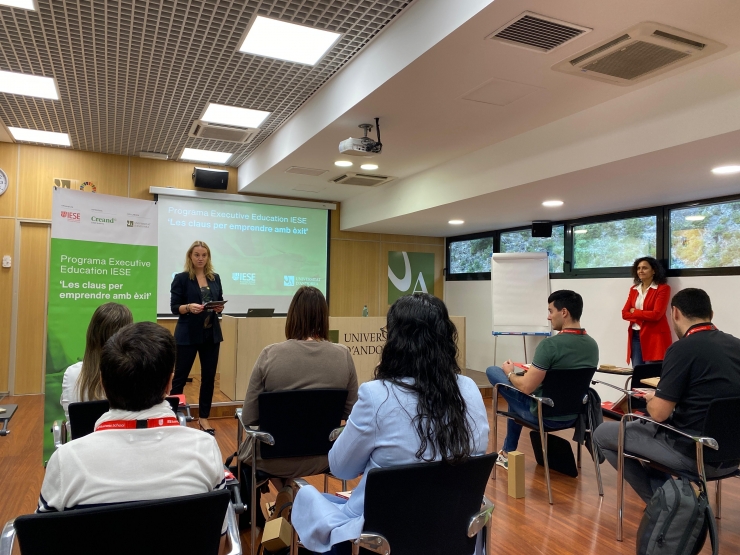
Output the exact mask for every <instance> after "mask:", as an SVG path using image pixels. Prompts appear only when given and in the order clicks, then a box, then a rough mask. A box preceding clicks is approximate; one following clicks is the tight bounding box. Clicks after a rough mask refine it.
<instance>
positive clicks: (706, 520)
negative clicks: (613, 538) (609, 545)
mask: <svg viewBox="0 0 740 555" xmlns="http://www.w3.org/2000/svg"><path fill="white" fill-rule="evenodd" d="M707 535H709V538H710V540H711V542H712V554H713V555H717V554H718V553H719V545H718V538H717V527H716V525H715V523H714V513H712V508H711V506H710V505H709V500H708V499H707V494H706V492H705V491H701V490H700V491H699V494H698V495H697V493H696V491H695V490H694V488H693V487H692V486H691V482H690V481H689V480H687V479H686V478H671V479H670V480H667V481H666V482H665V484H663V485H662V486H661V487H659V488H658V489H657V490H655V493H654V494H653V497H652V498H651V499H650V503H648V506H647V507H645V512H644V513H643V515H642V520H641V521H640V527H639V528H638V529H637V541H636V542H635V543H636V548H637V555H696V554H697V553H699V551H701V548H702V547H703V546H704V542H705V541H706V539H707Z"/></svg>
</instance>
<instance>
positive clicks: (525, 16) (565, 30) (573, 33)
mask: <svg viewBox="0 0 740 555" xmlns="http://www.w3.org/2000/svg"><path fill="white" fill-rule="evenodd" d="M590 30H591V29H589V28H588V27H581V26H580V25H575V24H574V23H567V22H565V21H559V20H557V19H553V18H551V17H546V16H544V15H539V14H536V13H532V12H524V13H522V14H520V15H519V16H518V17H517V18H516V19H514V20H513V21H510V22H509V23H507V24H506V25H504V26H503V27H501V28H500V29H498V30H496V31H494V32H493V33H491V34H490V35H488V36H487V37H486V39H489V40H495V41H500V42H504V43H506V44H510V45H512V46H520V47H522V48H528V49H529V50H535V51H537V52H551V51H552V50H555V49H556V48H558V47H559V46H563V45H564V44H566V43H568V42H570V41H572V40H574V39H576V38H578V37H580V36H581V35H583V34H585V33H588V32H589V31H590Z"/></svg>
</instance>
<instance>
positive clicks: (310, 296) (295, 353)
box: [239, 286, 357, 491]
mask: <svg viewBox="0 0 740 555" xmlns="http://www.w3.org/2000/svg"><path fill="white" fill-rule="evenodd" d="M285 338H286V341H284V342H282V343H275V344H273V345H268V346H267V347H265V348H264V349H263V350H262V353H260V356H259V357H258V358H257V362H256V363H255V365H254V369H253V370H252V377H251V378H250V380H249V387H248V389H247V394H246V395H245V397H244V407H243V409H242V422H244V425H246V426H254V425H257V424H259V417H260V415H259V403H258V399H259V395H260V393H263V392H265V391H286V390H294V389H347V390H348V392H349V394H348V395H347V403H346V405H345V409H344V415H343V418H347V416H349V413H350V411H351V410H352V406H353V405H354V404H355V401H357V372H356V371H355V364H354V361H353V360H352V355H351V354H350V352H349V349H348V348H347V347H346V346H344V345H339V344H337V343H331V342H330V341H329V307H328V305H327V304H326V299H325V298H324V295H323V294H322V293H321V291H319V290H318V289H316V288H315V287H305V286H304V287H301V288H300V289H298V291H296V293H295V295H294V296H293V300H292V301H291V303H290V308H288V317H287V319H286V321H285ZM251 456H252V452H251V449H249V448H248V447H247V446H245V447H243V448H241V449H240V452H239V458H240V459H241V461H242V463H243V464H244V465H250V464H251ZM257 457H258V459H257V460H258V462H257V469H258V470H262V471H264V472H267V473H268V474H270V475H272V476H273V477H275V478H298V477H301V476H310V475H313V474H321V473H322V472H324V471H325V470H326V469H327V468H328V467H329V461H328V459H327V457H326V455H317V456H312V457H293V458H289V459H270V460H266V461H263V460H261V459H259V453H258V454H257ZM248 469H249V466H247V467H246V469H245V471H243V474H244V476H243V479H244V478H246V479H245V480H243V481H244V482H245V483H246V482H247V481H248V480H249V481H251V471H246V470H248ZM272 481H273V484H274V485H275V486H276V487H277V488H278V489H279V488H280V487H282V485H283V484H282V480H280V479H273V480H272ZM244 491H248V488H244Z"/></svg>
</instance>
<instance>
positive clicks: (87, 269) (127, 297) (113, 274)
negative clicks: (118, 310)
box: [44, 188, 157, 464]
mask: <svg viewBox="0 0 740 555" xmlns="http://www.w3.org/2000/svg"><path fill="white" fill-rule="evenodd" d="M156 206H157V204H156V203H155V202H151V201H145V200H137V199H129V198H123V197H115V196H109V195H99V194H94V193H86V192H82V191H75V190H72V189H64V188H55V189H54V194H53V204H52V210H53V212H52V219H51V253H50V256H49V304H48V318H47V335H46V389H45V393H46V401H45V410H44V464H46V461H48V460H49V457H50V456H51V454H52V452H53V450H54V441H53V437H52V435H51V432H50V430H51V426H52V423H53V422H54V420H63V419H64V411H63V410H62V407H61V405H60V403H59V400H60V397H61V392H62V378H63V376H64V371H65V370H66V369H67V367H68V366H70V365H71V364H74V363H76V362H78V361H81V360H82V356H83V354H84V352H85V336H86V333H87V326H88V324H89V323H90V318H91V317H92V314H93V312H95V309H96V308H97V307H98V306H100V305H101V304H104V303H107V302H116V303H120V304H123V305H126V306H128V307H129V308H130V309H131V312H132V313H133V315H134V321H135V322H142V321H151V322H156V321H157V298H156V295H157V212H156Z"/></svg>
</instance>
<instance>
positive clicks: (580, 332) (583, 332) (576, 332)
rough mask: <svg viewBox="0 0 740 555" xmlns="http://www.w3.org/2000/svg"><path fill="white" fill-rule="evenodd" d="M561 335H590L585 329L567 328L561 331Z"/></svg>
mask: <svg viewBox="0 0 740 555" xmlns="http://www.w3.org/2000/svg"><path fill="white" fill-rule="evenodd" d="M560 333H572V334H573V335H588V334H587V333H586V330H585V329H583V328H580V329H575V328H565V329H563V330H560Z"/></svg>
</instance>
